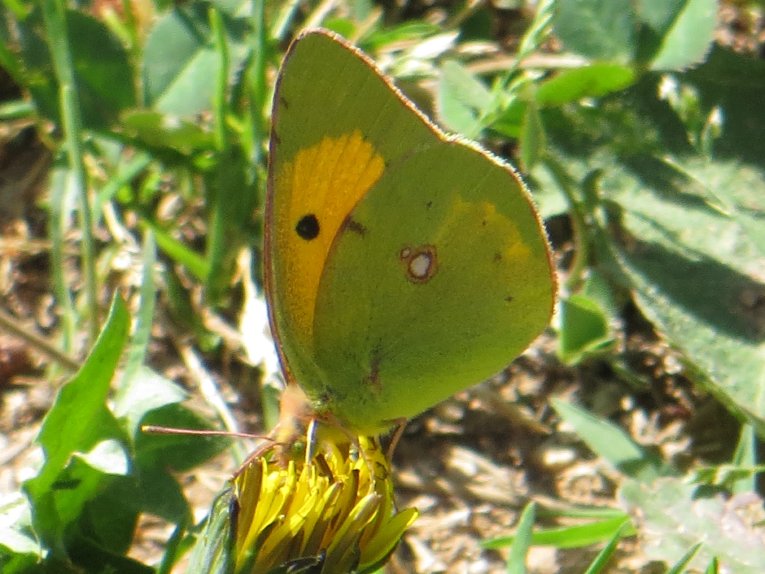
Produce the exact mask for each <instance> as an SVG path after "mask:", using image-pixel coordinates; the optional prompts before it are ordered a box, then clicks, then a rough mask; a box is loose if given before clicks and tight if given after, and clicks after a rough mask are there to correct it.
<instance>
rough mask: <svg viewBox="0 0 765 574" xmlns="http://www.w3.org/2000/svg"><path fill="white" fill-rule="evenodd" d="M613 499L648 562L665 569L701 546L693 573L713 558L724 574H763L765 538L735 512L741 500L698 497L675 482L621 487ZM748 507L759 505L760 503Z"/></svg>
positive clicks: (758, 527) (685, 485) (688, 486)
mask: <svg viewBox="0 0 765 574" xmlns="http://www.w3.org/2000/svg"><path fill="white" fill-rule="evenodd" d="M746 496H753V495H746ZM619 498H620V499H621V501H622V504H623V505H624V507H625V508H626V509H627V510H628V511H629V512H630V514H632V516H633V520H634V521H635V524H636V525H637V526H638V529H639V532H640V533H641V539H642V542H643V544H642V550H643V552H644V553H645V554H646V556H647V557H648V558H649V559H652V560H659V561H663V562H666V563H670V564H671V563H674V562H676V561H677V560H678V559H680V558H681V557H683V556H684V555H686V553H687V552H688V550H689V549H691V548H692V547H693V546H694V545H695V544H697V543H698V542H702V545H701V547H700V548H699V551H698V554H696V556H695V557H694V558H693V560H692V561H691V566H692V567H693V568H704V567H705V566H706V564H708V563H709V561H710V560H711V559H712V558H713V557H716V558H717V559H718V560H719V562H720V565H721V566H722V567H724V570H725V571H726V572H736V574H755V573H758V574H759V573H761V572H765V542H763V540H765V538H764V537H763V535H764V534H765V532H763V528H762V525H756V524H752V523H751V522H749V521H748V520H747V518H746V517H747V514H746V513H745V512H742V511H741V510H742V509H741V508H740V507H741V505H742V504H745V499H741V498H739V497H733V498H730V499H726V498H725V497H723V496H722V495H715V496H701V495H700V494H699V493H698V489H697V487H696V486H695V485H692V484H688V483H687V482H685V481H683V480H681V479H678V478H661V479H658V480H656V481H655V482H653V483H639V482H636V481H627V482H626V483H625V484H624V485H623V486H622V488H621V489H620V492H619ZM748 502H749V504H754V505H756V506H761V505H762V500H760V499H755V500H754V501H752V500H749V501H748Z"/></svg>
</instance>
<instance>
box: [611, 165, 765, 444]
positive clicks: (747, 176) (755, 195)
mask: <svg viewBox="0 0 765 574" xmlns="http://www.w3.org/2000/svg"><path fill="white" fill-rule="evenodd" d="M630 167H631V170H630V171H626V170H624V169H618V168H617V167H616V166H615V165H613V164H612V166H611V168H610V170H609V171H608V172H607V173H605V174H604V177H603V180H602V182H601V183H602V188H603V189H609V190H611V198H612V201H615V202H617V203H618V205H611V206H610V208H609V209H610V211H611V213H610V215H609V218H608V219H609V221H610V222H611V223H604V225H613V224H614V223H616V226H612V227H610V229H611V230H612V231H613V233H614V234H615V235H614V237H613V240H612V241H611V242H609V243H608V245H607V249H608V250H609V251H610V253H611V256H613V258H614V259H615V261H616V262H617V265H618V266H619V268H620V269H621V271H622V273H623V274H624V275H625V277H626V278H627V281H628V283H629V286H631V287H632V289H633V290H634V293H635V297H636V301H637V303H638V305H639V306H640V308H641V310H642V312H643V313H644V315H645V316H646V317H647V318H648V319H649V320H650V321H651V322H652V323H654V325H656V326H657V327H658V329H659V330H660V331H661V332H662V333H664V335H665V336H666V337H667V338H668V340H669V341H670V343H671V344H673V345H675V346H676V347H677V348H679V349H680V350H682V351H683V352H684V354H685V356H686V358H687V359H688V361H690V362H691V363H692V365H693V366H694V367H695V368H696V370H697V371H698V372H699V374H700V375H701V376H700V377H699V380H700V382H702V383H704V384H705V386H706V388H707V389H708V390H709V391H710V392H712V393H713V394H714V395H715V396H716V397H717V398H718V399H719V400H721V401H722V402H723V403H724V404H725V405H727V406H728V408H730V409H731V410H732V411H733V412H735V413H737V414H738V415H739V416H741V417H744V418H746V419H748V420H750V421H751V422H752V423H753V424H754V425H755V427H756V428H757V429H758V433H759V434H760V435H761V436H765V384H763V381H765V336H763V329H762V321H761V318H760V317H761V315H758V311H757V308H758V305H760V304H761V303H758V302H759V301H761V300H762V297H763V293H765V284H763V281H762V278H761V276H760V275H758V273H759V271H758V270H759V269H762V266H763V265H764V264H765V226H763V225H762V220H763V218H764V217H765V177H763V175H762V174H761V173H760V172H758V171H756V170H752V169H749V168H747V167H746V166H742V165H740V164H737V163H734V162H707V161H702V160H683V161H680V160H678V161H668V160H666V161H658V160H652V161H642V160H641V161H638V159H637V158H635V159H634V160H633V161H632V162H631V165H630Z"/></svg>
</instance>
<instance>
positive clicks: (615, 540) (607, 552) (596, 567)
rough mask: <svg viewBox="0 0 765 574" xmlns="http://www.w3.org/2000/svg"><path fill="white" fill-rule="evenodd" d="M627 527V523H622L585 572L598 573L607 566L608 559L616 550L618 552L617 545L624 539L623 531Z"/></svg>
mask: <svg viewBox="0 0 765 574" xmlns="http://www.w3.org/2000/svg"><path fill="white" fill-rule="evenodd" d="M625 528H626V525H624V524H622V526H621V527H620V528H619V530H617V531H616V532H614V534H613V536H611V539H610V540H609V541H608V543H607V544H606V545H605V547H604V548H603V549H602V550H601V551H600V552H598V555H597V556H596V557H595V558H594V559H593V561H592V562H591V563H590V565H589V566H588V567H587V570H585V572H584V574H597V573H598V572H602V571H603V569H604V568H605V567H606V564H608V561H609V560H610V559H611V557H612V556H613V555H614V552H616V547H617V546H618V544H619V541H620V540H621V539H622V531H623V530H624V529H625Z"/></svg>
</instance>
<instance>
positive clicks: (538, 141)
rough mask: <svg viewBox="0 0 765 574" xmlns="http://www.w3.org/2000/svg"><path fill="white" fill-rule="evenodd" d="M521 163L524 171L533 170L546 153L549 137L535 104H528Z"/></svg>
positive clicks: (521, 142)
mask: <svg viewBox="0 0 765 574" xmlns="http://www.w3.org/2000/svg"><path fill="white" fill-rule="evenodd" d="M519 143H520V146H521V165H523V169H524V171H529V170H531V169H532V168H533V167H534V165H536V163H537V162H538V161H539V159H540V158H541V157H542V156H543V155H544V153H545V151H546V148H547V138H546V137H545V128H544V125H543V124H542V118H541V116H540V115H539V109H538V108H537V106H536V105H534V104H529V105H527V106H526V117H525V119H524V122H523V131H522V132H521V138H520V142H519Z"/></svg>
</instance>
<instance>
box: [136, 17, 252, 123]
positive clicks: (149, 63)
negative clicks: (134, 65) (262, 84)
mask: <svg viewBox="0 0 765 574" xmlns="http://www.w3.org/2000/svg"><path fill="white" fill-rule="evenodd" d="M223 21H224V23H225V24H226V32H227V39H228V40H229V42H230V44H229V46H228V47H229V52H230V53H229V56H230V58H231V65H230V70H231V78H230V80H231V81H233V79H234V76H235V75H236V74H238V73H239V71H240V70H239V68H240V66H241V63H242V62H243V60H244V58H245V55H246V47H245V46H244V45H243V44H241V43H240V42H239V38H240V37H241V34H242V26H243V25H244V23H243V22H239V21H236V20H233V21H232V20H231V19H230V18H228V17H226V16H224V17H223ZM220 58H221V55H220V54H218V53H217V52H216V50H215V44H214V40H213V37H212V34H211V31H210V26H209V22H208V13H207V5H206V4H204V3H192V4H190V5H186V6H180V7H176V8H175V9H174V10H173V11H171V12H169V13H168V14H166V15H165V16H163V17H162V18H160V19H159V20H158V21H157V23H156V24H155V25H154V27H153V28H152V29H151V31H150V32H149V35H148V38H147V39H146V45H145V47H144V52H143V70H142V72H143V86H144V104H145V105H146V106H148V107H150V108H152V109H153V110H155V111H158V112H161V113H165V114H171V115H178V116H191V115H194V114H198V113H200V112H203V111H206V110H210V109H211V107H212V100H213V96H214V93H215V89H216V86H215V81H214V79H215V78H216V77H217V75H218V73H219V70H220V65H221V59H220Z"/></svg>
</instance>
